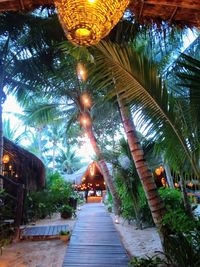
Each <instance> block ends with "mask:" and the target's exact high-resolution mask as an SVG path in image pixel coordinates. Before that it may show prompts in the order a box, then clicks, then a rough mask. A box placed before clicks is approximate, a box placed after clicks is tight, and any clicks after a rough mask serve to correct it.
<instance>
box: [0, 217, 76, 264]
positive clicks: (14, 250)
mask: <svg viewBox="0 0 200 267" xmlns="http://www.w3.org/2000/svg"><path fill="white" fill-rule="evenodd" d="M75 222H76V219H71V220H65V219H61V218H60V214H55V215H54V216H52V218H51V219H44V220H39V221H37V222H36V223H35V224H34V225H56V224H68V225H69V227H70V229H73V226H74V224H75ZM66 247H67V243H64V242H63V241H62V240H60V239H52V240H42V241H29V240H28V241H26V240H23V241H19V242H17V243H12V244H10V245H9V246H7V247H6V248H5V249H3V254H2V255H1V256H0V267H60V266H62V263H63V259H64V254H65V250H66Z"/></svg>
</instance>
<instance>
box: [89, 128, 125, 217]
mask: <svg viewBox="0 0 200 267" xmlns="http://www.w3.org/2000/svg"><path fill="white" fill-rule="evenodd" d="M84 129H85V132H86V134H87V137H88V138H89V140H90V143H91V145H92V147H93V149H94V152H95V154H96V156H97V158H98V164H99V166H100V169H101V171H102V174H103V176H104V179H105V182H106V184H107V186H108V188H109V190H110V193H111V195H112V197H113V202H114V213H115V214H116V215H119V210H120V202H121V201H120V198H119V196H118V193H117V191H116V188H115V185H114V182H113V178H112V176H111V175H110V172H109V169H108V167H107V165H106V162H105V160H104V159H103V155H102V153H101V150H100V148H99V146H98V144H97V141H96V138H95V136H94V132H93V130H92V126H87V127H84Z"/></svg>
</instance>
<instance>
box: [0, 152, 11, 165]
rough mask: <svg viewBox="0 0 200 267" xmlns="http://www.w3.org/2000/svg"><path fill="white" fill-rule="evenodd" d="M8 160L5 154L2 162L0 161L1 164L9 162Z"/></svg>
mask: <svg viewBox="0 0 200 267" xmlns="http://www.w3.org/2000/svg"><path fill="white" fill-rule="evenodd" d="M9 160H10V157H9V155H7V154H6V155H4V156H3V160H2V161H3V163H8V162H9Z"/></svg>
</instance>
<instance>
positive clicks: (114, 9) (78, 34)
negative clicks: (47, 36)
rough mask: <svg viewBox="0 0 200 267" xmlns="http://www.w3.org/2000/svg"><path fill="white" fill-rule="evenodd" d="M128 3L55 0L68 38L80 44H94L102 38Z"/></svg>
mask: <svg viewBox="0 0 200 267" xmlns="http://www.w3.org/2000/svg"><path fill="white" fill-rule="evenodd" d="M128 3H129V0H55V6H56V8H57V10H58V16H59V19H60V22H61V24H62V27H63V29H64V31H65V34H66V36H67V38H68V40H69V41H71V42H72V43H74V44H78V45H82V46H90V45H95V44H97V43H98V42H99V41H100V40H101V39H102V38H104V37H105V36H106V35H107V34H108V33H109V32H110V30H111V29H112V28H113V27H114V26H115V25H116V24H117V22H118V21H119V20H120V18H121V17H122V15H123V13H124V10H125V9H126V7H127V5H128Z"/></svg>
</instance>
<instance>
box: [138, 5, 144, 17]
mask: <svg viewBox="0 0 200 267" xmlns="http://www.w3.org/2000/svg"><path fill="white" fill-rule="evenodd" d="M143 7H144V1H142V5H141V8H140V13H139V19H140V18H141V16H142V12H143Z"/></svg>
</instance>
